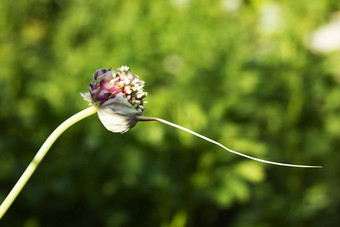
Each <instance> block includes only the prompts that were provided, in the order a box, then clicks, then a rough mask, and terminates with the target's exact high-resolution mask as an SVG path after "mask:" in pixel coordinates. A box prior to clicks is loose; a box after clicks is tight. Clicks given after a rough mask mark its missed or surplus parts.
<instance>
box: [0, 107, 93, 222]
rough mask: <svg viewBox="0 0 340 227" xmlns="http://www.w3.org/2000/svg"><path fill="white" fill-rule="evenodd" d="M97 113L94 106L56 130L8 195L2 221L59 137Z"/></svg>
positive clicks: (0, 215)
mask: <svg viewBox="0 0 340 227" xmlns="http://www.w3.org/2000/svg"><path fill="white" fill-rule="evenodd" d="M96 112H97V108H96V107H94V106H90V107H88V108H86V109H85V110H82V111H80V112H79V113H77V114H75V115H73V116H72V117H70V118H69V119H67V120H66V121H64V122H63V123H62V124H61V125H59V126H58V128H56V129H55V130H54V131H53V132H52V134H51V135H50V136H49V137H48V138H47V140H46V141H45V143H44V144H43V145H42V146H41V148H40V149H39V151H38V153H37V154H36V155H35V157H34V158H33V160H32V161H31V163H30V164H29V166H28V167H27V168H26V170H25V172H24V173H23V174H22V175H21V177H20V179H19V180H18V181H17V183H16V184H15V186H14V187H13V188H12V190H11V192H10V193H9V194H8V195H7V197H6V199H5V200H4V201H3V202H2V204H1V206H0V219H1V218H2V216H3V215H4V214H5V213H6V211H7V210H8V208H9V207H10V206H11V205H12V203H13V201H14V200H15V198H16V197H17V196H18V194H19V193H20V191H21V190H22V188H23V187H24V186H25V184H26V183H27V181H28V180H29V179H30V177H31V176H32V174H33V173H34V171H35V169H36V168H37V167H38V165H39V164H40V162H41V160H42V159H43V158H44V156H45V155H46V153H47V151H48V150H49V149H50V148H51V146H52V144H53V143H54V142H55V141H56V140H57V139H58V137H59V136H60V135H61V134H62V133H63V132H65V131H66V130H67V129H68V128H69V127H71V126H72V125H74V124H75V123H77V122H78V121H80V120H82V119H84V118H86V117H88V116H90V115H92V114H95V113H96Z"/></svg>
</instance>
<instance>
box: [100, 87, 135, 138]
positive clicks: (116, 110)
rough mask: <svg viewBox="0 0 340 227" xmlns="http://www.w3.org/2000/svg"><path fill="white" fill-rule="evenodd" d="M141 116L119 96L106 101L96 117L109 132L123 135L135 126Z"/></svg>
mask: <svg viewBox="0 0 340 227" xmlns="http://www.w3.org/2000/svg"><path fill="white" fill-rule="evenodd" d="M140 115H141V114H140V113H139V112H138V111H137V110H136V109H135V108H134V107H133V106H132V105H131V104H130V103H129V102H128V101H127V99H126V98H124V97H123V96H122V95H121V94H118V95H116V97H115V98H113V99H110V100H108V101H106V102H105V103H104V104H103V105H102V106H101V107H100V108H99V109H98V117H99V119H100V121H101V122H102V123H103V125H104V126H105V128H106V129H107V130H109V131H111V132H119V133H125V132H127V131H128V130H129V129H130V128H132V127H133V126H135V125H136V124H137V116H140Z"/></svg>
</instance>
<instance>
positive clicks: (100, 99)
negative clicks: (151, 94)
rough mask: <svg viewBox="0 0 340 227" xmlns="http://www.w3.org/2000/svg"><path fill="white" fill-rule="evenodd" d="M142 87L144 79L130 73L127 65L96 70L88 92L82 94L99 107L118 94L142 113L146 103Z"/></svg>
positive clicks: (145, 94)
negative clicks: (115, 68)
mask: <svg viewBox="0 0 340 227" xmlns="http://www.w3.org/2000/svg"><path fill="white" fill-rule="evenodd" d="M143 89H144V81H142V80H140V79H139V78H138V76H137V75H135V74H132V73H130V69H129V67H127V66H122V67H120V68H118V69H117V71H115V70H113V69H109V70H107V69H99V70H97V71H96V73H95V74H94V76H93V80H92V81H91V83H90V87H89V92H87V93H85V94H82V96H83V97H84V99H85V100H86V101H88V102H90V104H92V105H94V106H97V107H100V106H102V105H103V104H104V103H105V102H107V101H109V100H110V99H113V98H115V97H116V95H118V94H120V95H121V96H122V97H123V98H126V100H127V101H128V102H129V103H131V105H132V106H133V107H134V108H135V109H136V110H137V111H138V112H139V113H143V112H144V104H145V103H146V101H143V99H144V98H145V97H146V96H147V92H144V91H143Z"/></svg>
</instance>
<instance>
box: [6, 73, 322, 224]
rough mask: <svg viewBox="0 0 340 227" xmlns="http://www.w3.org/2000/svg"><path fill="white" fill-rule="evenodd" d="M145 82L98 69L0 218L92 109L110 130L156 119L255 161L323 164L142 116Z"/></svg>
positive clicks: (30, 165) (13, 192) (123, 130)
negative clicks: (80, 103)
mask: <svg viewBox="0 0 340 227" xmlns="http://www.w3.org/2000/svg"><path fill="white" fill-rule="evenodd" d="M144 84H145V83H144V81H142V80H140V79H139V77H138V76H137V75H135V74H132V73H131V72H130V69H129V67H127V66H122V67H120V68H118V69H117V70H113V69H108V70H106V69H100V70H97V71H96V73H95V74H94V76H93V80H92V81H91V82H90V86H89V91H88V92H86V93H83V94H81V95H82V97H83V98H84V100H86V101H88V102H89V104H90V107H88V108H86V109H84V110H82V111H80V112H79V113H77V114H75V115H73V116H72V117H70V118H69V119H67V120H66V121H64V122H63V123H62V124H61V125H59V126H58V127H57V128H56V129H55V130H54V131H53V132H52V134H51V135H50V136H49V137H48V138H47V139H46V141H45V142H44V144H43V145H42V146H41V148H40V149H39V151H38V152H37V154H36V155H35V157H34V158H33V160H32V161H31V163H30V164H29V166H28V167H27V169H26V170H25V172H24V173H23V174H22V176H21V177H20V178H19V180H18V181H17V183H16V184H15V186H14V187H13V188H12V190H11V191H10V193H9V194H8V196H7V197H6V198H5V200H4V201H3V202H2V204H1V206H0V219H1V218H2V216H3V215H4V214H5V213H6V211H7V210H8V208H9V207H10V206H11V204H12V203H13V201H14V200H15V198H16V197H17V196H18V194H19V193H20V191H21V190H22V189H23V187H24V186H25V185H26V183H27V182H28V180H29V179H30V177H31V176H32V174H33V173H34V171H35V170H36V168H37V166H38V165H39V164H40V162H41V161H42V159H43V158H44V157H45V155H46V153H47V152H48V150H49V149H50V148H51V146H52V145H53V143H54V142H55V141H56V140H57V138H58V137H59V136H60V135H61V134H62V133H63V132H64V131H66V130H67V129H68V128H69V127H70V126H72V125H73V124H75V123H77V122H79V121H80V120H82V119H84V118H86V117H88V116H91V115H92V114H95V113H98V117H99V119H100V121H101V122H102V123H103V125H104V127H105V128H106V129H107V130H109V131H112V132H117V133H125V132H127V131H128V130H130V129H131V128H132V127H134V126H135V125H136V124H137V122H138V121H157V122H161V123H163V124H166V125H169V126H172V127H175V128H177V129H180V130H183V131H186V132H188V133H191V134H192V135H195V136H197V137H199V138H201V139H204V140H206V141H208V142H210V143H213V144H215V145H217V146H219V147H221V148H223V149H224V150H227V151H228V152H231V153H233V154H236V155H239V156H242V157H245V158H249V159H252V160H255V161H258V162H263V163H267V164H272V165H279V166H287V167H300V168H322V166H308V165H295V164H287V163H280V162H272V161H267V160H263V159H259V158H255V157H252V156H249V155H246V154H243V153H240V152H237V151H234V150H231V149H229V148H227V147H226V146H224V145H222V144H221V143H219V142H217V141H215V140H212V139H210V138H208V137H205V136H203V135H201V134H199V133H196V132H194V131H192V130H190V129H187V128H184V127H182V126H180V125H176V124H174V123H172V122H169V121H166V120H163V119H161V118H156V117H145V116H144V115H143V113H144V111H145V107H144V104H145V103H146V101H144V98H145V97H146V96H147V92H145V91H144Z"/></svg>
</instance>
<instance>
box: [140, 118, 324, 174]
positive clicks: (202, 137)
mask: <svg viewBox="0 0 340 227" xmlns="http://www.w3.org/2000/svg"><path fill="white" fill-rule="evenodd" d="M138 120H139V121H158V122H161V123H164V124H167V125H170V126H172V127H175V128H178V129H181V130H183V131H186V132H188V133H190V134H192V135H195V136H197V137H200V138H201V139H204V140H206V141H208V142H210V143H213V144H216V145H217V146H220V147H222V148H223V149H225V150H227V151H229V152H231V153H233V154H236V155H239V156H243V157H245V158H249V159H252V160H255V161H258V162H263V163H267V164H272V165H278V166H288V167H300V168H323V167H322V166H306V165H294V164H286V163H280V162H272V161H267V160H263V159H259V158H254V157H252V156H249V155H246V154H242V153H240V152H237V151H234V150H231V149H229V148H227V147H226V146H224V145H222V144H220V143H219V142H216V141H215V140H212V139H210V138H208V137H205V136H203V135H201V134H198V133H196V132H194V131H191V130H190V129H187V128H184V127H182V126H179V125H176V124H174V123H171V122H169V121H166V120H163V119H161V118H156V117H144V116H140V117H138Z"/></svg>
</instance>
